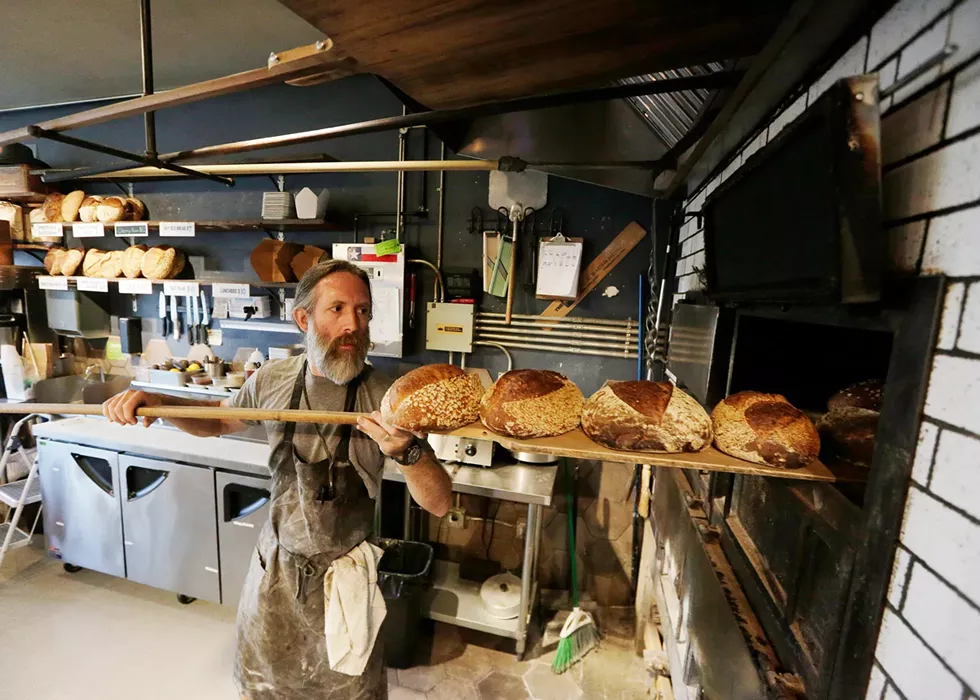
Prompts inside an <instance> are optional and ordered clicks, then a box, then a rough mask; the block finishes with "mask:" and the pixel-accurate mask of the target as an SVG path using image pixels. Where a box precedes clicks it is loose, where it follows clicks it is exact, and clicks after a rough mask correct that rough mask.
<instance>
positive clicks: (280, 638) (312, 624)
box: [235, 363, 388, 700]
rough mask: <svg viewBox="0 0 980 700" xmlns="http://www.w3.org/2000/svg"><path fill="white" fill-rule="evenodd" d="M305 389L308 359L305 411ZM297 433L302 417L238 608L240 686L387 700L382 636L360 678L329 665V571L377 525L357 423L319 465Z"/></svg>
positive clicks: (277, 463) (311, 697)
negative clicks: (358, 459)
mask: <svg viewBox="0 0 980 700" xmlns="http://www.w3.org/2000/svg"><path fill="white" fill-rule="evenodd" d="M370 371H371V368H370V367H368V368H366V369H365V371H364V372H363V373H362V374H361V376H360V377H358V378H356V379H354V380H353V381H352V382H350V383H349V384H348V385H347V397H346V400H345V405H344V410H345V411H351V410H353V409H354V405H355V400H356V396H357V388H358V386H359V385H360V382H361V381H362V380H363V379H364V378H365V377H366V376H367V373H369V372H370ZM305 387H306V363H303V367H302V369H301V370H300V373H299V376H298V377H296V383H295V385H294V386H293V393H292V398H291V399H290V404H289V407H290V408H299V406H300V401H301V399H302V397H303V395H304V392H305ZM307 403H309V401H307ZM323 408H327V407H323ZM295 430H296V424H295V423H286V426H285V434H284V436H283V441H282V443H281V444H280V445H279V446H278V447H277V448H276V450H275V451H274V452H273V454H272V458H271V461H270V466H271V467H272V470H273V477H272V498H271V501H272V510H271V513H270V516H269V520H268V521H267V522H266V524H265V526H264V527H263V528H262V532H261V533H260V534H259V542H258V546H257V547H256V554H255V556H253V557H252V564H251V566H250V568H249V572H248V576H247V578H246V580H245V585H244V588H243V589H242V597H241V601H240V603H239V606H238V657H237V659H236V665H235V679H236V682H237V683H238V688H239V692H240V693H241V694H242V697H243V698H246V699H247V700H300V699H302V700H328V699H329V700H340V699H344V700H376V699H380V700H384V699H385V698H387V697H388V685H387V679H386V678H385V669H384V663H383V661H382V645H381V643H380V640H379V643H377V644H375V647H374V651H373V653H372V654H371V659H370V661H368V664H367V667H366V668H365V669H364V673H363V674H362V675H360V676H348V675H344V674H342V673H337V672H335V671H332V670H331V669H330V664H329V663H328V662H327V652H326V643H325V637H324V610H323V608H324V600H323V575H324V573H325V572H326V570H327V567H329V566H330V563H331V562H332V561H333V560H334V559H336V558H337V557H340V556H342V555H344V554H346V553H347V552H348V551H350V550H351V549H353V548H354V547H356V546H357V545H359V544H360V543H361V542H363V541H364V540H365V539H367V537H368V536H369V535H370V534H371V531H372V526H373V521H374V501H373V500H372V499H371V497H370V496H369V495H368V491H367V488H366V487H365V486H364V481H363V480H362V479H361V476H360V475H359V474H358V473H357V471H356V470H355V468H354V466H353V465H352V464H351V463H350V460H349V448H350V431H351V426H349V425H345V426H341V427H340V443H339V444H338V445H337V449H336V450H335V452H334V454H333V456H332V458H328V459H325V460H323V461H321V462H316V463H314V464H308V463H306V462H305V461H304V460H303V459H302V458H301V457H300V456H299V455H298V454H297V452H296V448H295V447H294V445H293V436H294V434H295Z"/></svg>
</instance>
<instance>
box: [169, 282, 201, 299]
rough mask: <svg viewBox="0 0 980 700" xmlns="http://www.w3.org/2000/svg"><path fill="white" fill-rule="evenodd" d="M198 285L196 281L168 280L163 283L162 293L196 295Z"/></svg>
mask: <svg viewBox="0 0 980 700" xmlns="http://www.w3.org/2000/svg"><path fill="white" fill-rule="evenodd" d="M199 291H200V285H198V283H197V282H184V281H180V280H168V281H166V282H164V283H163V293H164V294H166V295H167V296H168V297H189V296H191V295H194V296H197V294H198V292H199Z"/></svg>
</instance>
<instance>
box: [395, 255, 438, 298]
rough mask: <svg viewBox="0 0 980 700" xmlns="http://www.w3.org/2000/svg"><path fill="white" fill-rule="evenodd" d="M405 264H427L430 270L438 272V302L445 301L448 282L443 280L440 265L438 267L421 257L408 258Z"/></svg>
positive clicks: (436, 294) (436, 296)
mask: <svg viewBox="0 0 980 700" xmlns="http://www.w3.org/2000/svg"><path fill="white" fill-rule="evenodd" d="M405 264H406V265H425V266H426V267H428V268H429V269H430V270H432V271H433V272H434V273H436V291H435V299H436V301H438V302H443V301H445V300H446V284H445V282H443V279H442V273H441V272H440V271H439V268H438V267H436V266H435V265H433V264H432V263H430V262H429V261H428V260H422V259H421V258H419V259H412V260H406V261H405Z"/></svg>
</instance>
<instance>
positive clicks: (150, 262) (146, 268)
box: [140, 245, 184, 280]
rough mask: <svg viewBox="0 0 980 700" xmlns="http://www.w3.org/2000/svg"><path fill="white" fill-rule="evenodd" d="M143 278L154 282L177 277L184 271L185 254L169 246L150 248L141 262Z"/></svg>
mask: <svg viewBox="0 0 980 700" xmlns="http://www.w3.org/2000/svg"><path fill="white" fill-rule="evenodd" d="M140 269H141V270H142V272H143V276H144V277H146V278H147V279H152V280H165V279H170V278H172V277H176V276H177V275H179V274H180V272H181V270H183V269H184V254H183V253H181V252H180V251H179V250H177V249H176V248H174V247H172V246H169V245H158V246H153V247H152V248H150V249H149V250H148V251H146V253H145V254H144V255H143V260H142V261H141V262H140Z"/></svg>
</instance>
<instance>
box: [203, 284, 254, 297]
mask: <svg viewBox="0 0 980 700" xmlns="http://www.w3.org/2000/svg"><path fill="white" fill-rule="evenodd" d="M211 293H212V294H213V295H214V296H216V297H223V298H225V299H245V298H247V297H250V296H252V293H251V290H250V289H249V286H248V285H247V284H229V283H227V282H223V283H221V284H218V283H217V282H216V283H215V284H213V285H212V286H211Z"/></svg>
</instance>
